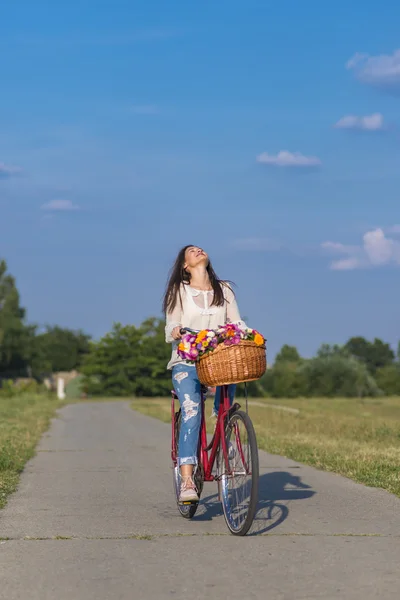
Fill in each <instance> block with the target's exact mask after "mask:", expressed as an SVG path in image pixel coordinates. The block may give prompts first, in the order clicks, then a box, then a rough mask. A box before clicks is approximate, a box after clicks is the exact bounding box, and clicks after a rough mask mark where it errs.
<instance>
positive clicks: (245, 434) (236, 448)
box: [171, 329, 259, 535]
mask: <svg viewBox="0 0 400 600" xmlns="http://www.w3.org/2000/svg"><path fill="white" fill-rule="evenodd" d="M186 331H187V329H182V330H181V333H182V334H183V333H185V332H186ZM206 394H207V388H206V387H204V386H202V402H201V427H200V435H199V446H198V452H197V456H198V465H197V467H196V469H195V472H194V474H193V477H194V482H195V485H196V488H197V491H198V495H199V498H200V495H201V492H202V490H203V484H204V482H205V481H217V482H218V499H219V500H220V501H221V502H222V508H223V512H224V517H225V521H226V524H227V526H228V528H229V530H230V531H231V533H233V534H234V535H246V533H247V532H248V531H249V529H250V527H251V524H252V522H253V519H254V516H255V513H256V510H257V501H258V478H259V466H258V447H257V438H256V434H255V431H254V427H253V423H252V421H251V419H250V417H249V415H248V414H247V412H244V411H243V410H240V408H241V407H240V404H238V403H237V402H234V403H233V405H232V406H230V403H229V397H228V386H226V385H225V386H222V389H221V402H220V406H219V411H218V416H217V422H216V426H215V430H214V434H213V436H212V439H211V441H210V442H208V440H207V431H206V423H205V416H204V412H205V411H204V405H205V399H206ZM176 400H178V397H177V395H176V393H175V392H174V391H172V401H171V417H172V445H171V458H172V463H173V476H174V491H175V496H176V502H177V505H178V510H179V512H180V514H181V515H182V517H184V518H186V519H191V518H193V517H194V515H195V513H196V511H197V508H198V505H199V503H198V502H183V503H182V502H179V490H180V472H179V466H178V450H179V447H178V446H179V433H180V428H181V410H180V408H179V410H177V411H175V401H176ZM214 465H215V467H216V471H215V474H213V469H214Z"/></svg>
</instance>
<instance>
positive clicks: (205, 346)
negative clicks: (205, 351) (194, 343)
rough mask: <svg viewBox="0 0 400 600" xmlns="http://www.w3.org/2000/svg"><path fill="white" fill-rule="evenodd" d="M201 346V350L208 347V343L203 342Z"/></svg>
mask: <svg viewBox="0 0 400 600" xmlns="http://www.w3.org/2000/svg"><path fill="white" fill-rule="evenodd" d="M201 345H202V346H203V348H207V346H208V341H207V340H204V341H203V342H201Z"/></svg>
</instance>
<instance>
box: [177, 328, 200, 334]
mask: <svg viewBox="0 0 400 600" xmlns="http://www.w3.org/2000/svg"><path fill="white" fill-rule="evenodd" d="M179 333H180V334H181V335H185V333H199V331H196V330H195V329H190V328H189V327H182V329H180V330H179Z"/></svg>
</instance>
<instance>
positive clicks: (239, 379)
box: [196, 340, 267, 387]
mask: <svg viewBox="0 0 400 600" xmlns="http://www.w3.org/2000/svg"><path fill="white" fill-rule="evenodd" d="M196 367H197V374H198V376H199V379H200V382H201V383H202V384H203V385H207V386H209V387H214V386H216V385H228V384H229V383H243V382H244V381H255V380H256V379H260V377H261V376H262V375H264V373H265V370H266V368H267V357H266V348H265V345H263V346H257V344H255V343H254V342H251V341H249V340H241V341H240V342H239V344H234V345H232V346H225V344H218V346H217V347H216V348H215V350H213V351H212V352H209V353H208V354H206V355H204V356H202V357H201V358H200V359H199V360H198V361H197V363H196Z"/></svg>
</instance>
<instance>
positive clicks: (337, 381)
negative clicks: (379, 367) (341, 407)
mask: <svg viewBox="0 0 400 600" xmlns="http://www.w3.org/2000/svg"><path fill="white" fill-rule="evenodd" d="M326 351H327V348H326V347H324V349H323V352H322V353H320V354H319V355H317V356H316V357H315V358H312V359H310V360H308V361H306V362H305V363H304V364H303V365H301V367H300V370H301V372H302V374H303V376H304V377H305V379H306V381H307V386H306V395H307V396H328V397H329V396H330V397H332V396H347V397H355V396H357V397H363V396H378V395H380V394H381V391H380V389H379V387H378V385H377V384H376V381H375V380H374V378H373V377H372V375H371V374H370V373H369V372H368V369H367V367H366V365H365V364H364V363H363V362H361V361H359V360H358V359H356V358H355V357H353V356H346V355H344V354H343V352H341V351H335V350H333V351H332V352H331V353H327V352H326Z"/></svg>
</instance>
